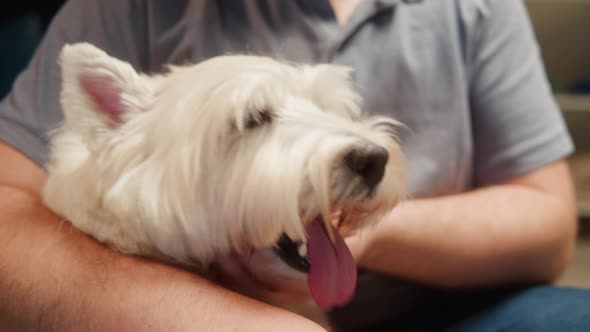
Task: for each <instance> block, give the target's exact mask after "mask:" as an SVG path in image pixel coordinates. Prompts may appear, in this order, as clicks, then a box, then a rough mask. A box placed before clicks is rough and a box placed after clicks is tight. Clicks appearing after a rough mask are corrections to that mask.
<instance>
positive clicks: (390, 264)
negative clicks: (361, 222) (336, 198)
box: [361, 185, 576, 288]
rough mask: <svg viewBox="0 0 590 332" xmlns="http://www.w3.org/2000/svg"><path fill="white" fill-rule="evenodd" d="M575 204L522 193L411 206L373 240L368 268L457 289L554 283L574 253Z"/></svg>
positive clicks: (487, 192) (481, 193)
mask: <svg viewBox="0 0 590 332" xmlns="http://www.w3.org/2000/svg"><path fill="white" fill-rule="evenodd" d="M568 204H569V203H568V201H567V200H563V199H561V198H560V197H555V196H554V195H550V194H547V193H544V192H542V191H539V190H535V189H534V188H528V187H524V186H520V185H501V186H496V187H489V188H486V189H481V190H478V191H473V192H469V193H464V194H458V195H454V196H448V197H443V198H432V199H417V200H414V201H408V202H405V203H402V204H401V205H400V206H399V207H398V208H397V209H396V210H394V211H393V212H392V213H391V214H390V215H389V216H388V217H386V218H385V220H384V221H383V223H381V224H380V225H378V226H377V228H375V229H374V230H372V231H370V232H369V234H370V235H369V236H371V237H372V241H371V243H372V245H371V246H370V247H369V248H368V249H367V251H366V252H365V255H364V257H363V259H362V262H361V264H362V265H364V266H365V267H367V268H370V269H376V270H381V271H383V272H387V273H391V274H394V275H397V276H401V277H405V278H409V279H412V280H418V281H421V282H425V283H428V284H431V285H435V286H442V287H450V288H462V287H482V286H487V285H494V284H499V283H518V282H523V283H530V282H548V281H552V280H554V279H555V278H556V277H557V276H558V275H559V274H560V273H561V272H562V271H563V269H564V268H565V267H566V266H567V262H568V260H569V258H570V256H571V253H572V250H573V248H572V244H573V243H574V238H575V229H576V227H575V224H576V222H575V219H576V218H575V215H572V213H571V210H572V209H571V207H570V206H568Z"/></svg>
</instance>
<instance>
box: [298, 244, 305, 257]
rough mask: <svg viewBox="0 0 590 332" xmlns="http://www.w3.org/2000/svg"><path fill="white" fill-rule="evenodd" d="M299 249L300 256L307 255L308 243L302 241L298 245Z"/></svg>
mask: <svg viewBox="0 0 590 332" xmlns="http://www.w3.org/2000/svg"><path fill="white" fill-rule="evenodd" d="M297 251H298V252H299V256H301V257H307V243H300V244H299V246H298V247H297Z"/></svg>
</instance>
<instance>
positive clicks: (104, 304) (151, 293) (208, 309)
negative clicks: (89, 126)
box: [0, 143, 324, 332]
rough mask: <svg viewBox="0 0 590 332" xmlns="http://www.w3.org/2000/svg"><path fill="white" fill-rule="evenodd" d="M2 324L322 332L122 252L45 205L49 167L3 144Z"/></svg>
mask: <svg viewBox="0 0 590 332" xmlns="http://www.w3.org/2000/svg"><path fill="white" fill-rule="evenodd" d="M0 160H1V162H0V243H2V250H0V294H1V295H0V326H1V327H2V331H19V332H21V331H225V330H236V331H324V329H323V328H321V327H320V326H319V325H317V324H315V323H313V322H311V321H309V320H307V319H304V318H302V317H300V316H297V315H294V314H292V313H290V312H287V311H285V310H282V309H278V308H275V307H272V306H269V305H266V304H263V303H261V302H258V301H255V300H252V299H249V298H246V297H243V296H241V295H238V294H236V293H234V292H231V291H228V290H226V289H224V288H221V287H218V286H216V285H214V284H212V283H211V282H209V281H207V280H204V279H202V278H200V277H198V276H196V275H195V274H193V273H189V272H187V271H182V270H178V269H175V268H172V267H169V266H165V265H161V264H158V263H155V262H152V261H148V260H144V259H140V258H136V257H130V256H126V255H122V254H119V253H116V252H114V251H112V250H110V249H108V248H106V247H105V246H102V245H100V244H99V243H98V242H96V241H94V240H92V239H91V238H89V237H87V236H85V235H83V234H82V233H80V232H78V231H77V230H75V229H74V228H73V227H71V226H70V224H69V223H68V222H66V221H64V220H62V219H61V218H59V217H58V216H57V215H55V214H53V213H52V212H51V211H49V210H48V209H47V208H45V207H44V206H43V204H42V203H41V200H40V196H39V192H40V189H41V186H42V184H43V182H44V180H45V174H44V172H43V171H42V170H41V169H40V168H39V167H37V166H36V165H35V164H33V163H32V162H31V161H29V160H28V159H27V158H26V157H24V156H23V155H21V154H20V153H18V152H16V151H15V150H14V149H12V148H10V147H8V146H7V145H5V144H2V143H0Z"/></svg>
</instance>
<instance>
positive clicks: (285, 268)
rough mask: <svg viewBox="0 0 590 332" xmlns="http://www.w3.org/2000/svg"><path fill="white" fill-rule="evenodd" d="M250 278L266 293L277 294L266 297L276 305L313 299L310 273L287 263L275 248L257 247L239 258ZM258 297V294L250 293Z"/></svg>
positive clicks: (266, 300) (267, 300)
mask: <svg viewBox="0 0 590 332" xmlns="http://www.w3.org/2000/svg"><path fill="white" fill-rule="evenodd" d="M238 259H239V260H240V263H241V265H242V267H243V268H244V270H245V271H246V272H247V273H248V274H249V277H250V279H253V280H255V281H256V283H258V284H259V285H258V286H259V287H260V289H263V290H264V293H265V294H266V295H267V296H268V294H276V295H277V296H276V298H268V297H267V298H264V299H263V300H264V301H265V302H269V303H273V304H275V305H279V306H282V305H290V304H297V303H304V302H308V301H310V300H311V295H310V292H309V287H308V284H307V276H308V274H307V273H305V272H302V271H299V270H296V269H294V268H292V267H291V266H289V265H288V264H287V263H285V261H284V260H282V259H281V258H280V257H279V256H278V255H277V252H276V249H275V248H268V249H257V250H253V251H251V252H250V254H248V255H245V256H239V258H238ZM250 295H251V296H252V297H255V298H256V297H257V296H256V294H250Z"/></svg>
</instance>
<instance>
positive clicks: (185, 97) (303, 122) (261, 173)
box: [44, 44, 404, 268]
mask: <svg viewBox="0 0 590 332" xmlns="http://www.w3.org/2000/svg"><path fill="white" fill-rule="evenodd" d="M60 61H61V67H62V78H63V90H62V95H61V104H62V108H63V111H64V114H65V121H64V123H63V126H61V128H59V130H57V131H56V132H55V133H54V134H53V137H52V144H51V157H50V163H49V166H48V171H49V180H48V182H47V184H46V186H45V188H44V200H45V203H46V204H47V205H48V206H49V207H50V208H52V209H53V210H54V211H56V212H57V213H59V214H61V215H62V216H63V217H64V218H66V219H67V220H69V221H70V222H71V223H72V224H73V225H74V226H75V227H77V228H79V229H80V230H82V231H83V232H86V233H88V234H90V235H92V236H93V237H95V238H96V239H98V240H99V241H101V242H104V243H106V244H108V245H110V246H112V247H113V248H115V249H117V250H120V251H122V252H125V253H130V254H138V255H144V256H148V257H152V258H158V259H162V260H168V261H173V262H177V263H181V264H185V265H193V266H194V265H196V266H199V267H202V268H204V267H206V266H207V264H208V263H210V262H211V261H212V260H215V259H216V258H218V257H222V256H224V255H227V254H230V253H244V252H246V250H254V249H264V248H270V247H272V246H273V244H274V243H275V242H276V241H277V239H278V238H279V236H280V235H281V234H282V233H283V232H285V233H287V234H288V235H289V236H290V237H291V238H293V239H304V238H305V233H304V227H305V224H306V223H308V222H310V221H311V220H312V219H313V218H314V217H315V216H317V215H318V214H323V215H327V214H329V213H331V211H333V210H334V209H335V208H336V207H337V208H339V209H342V210H343V211H345V212H346V213H347V215H348V219H347V223H346V225H345V226H348V227H349V228H351V229H357V228H359V227H361V226H364V225H367V224H371V223H373V222H375V221H376V220H378V219H379V216H380V215H382V214H383V213H384V212H387V211H388V210H389V209H391V208H392V207H393V206H394V205H395V204H396V202H397V201H398V200H399V199H400V197H401V195H402V194H403V188H404V174H403V165H402V162H401V154H400V151H399V148H398V146H397V144H396V143H395V140H394V139H392V132H391V128H392V126H395V125H396V122H395V121H393V120H390V119H386V118H368V119H364V118H362V117H361V114H360V113H361V112H360V108H359V103H360V98H359V96H358V95H357V93H356V92H355V91H354V89H353V87H352V86H351V82H350V70H349V69H347V68H345V67H340V66H334V65H317V66H295V65H290V64H285V63H280V62H277V61H274V60H272V59H269V58H264V57H255V56H240V55H236V56H220V57H216V58H212V59H210V60H207V61H204V62H201V63H199V64H196V65H190V66H183V67H171V68H170V69H169V71H167V72H166V73H164V74H162V75H155V76H147V75H141V74H138V73H136V71H135V70H134V69H133V68H132V67H131V66H130V65H129V64H127V63H124V62H122V61H119V60H116V59H114V58H112V57H110V56H108V55H107V54H106V53H105V52H103V51H101V50H99V49H97V48H95V47H94V46H92V45H89V44H75V45H67V46H65V47H64V49H63V51H62V54H61V57H60ZM84 75H91V76H92V75H94V76H99V77H101V78H103V79H104V81H105V82H107V84H112V86H114V87H116V88H117V89H118V91H120V94H118V97H119V98H120V100H121V102H122V103H123V105H124V107H125V113H124V115H123V117H122V119H121V123H119V124H118V125H114V126H113V125H112V124H109V121H108V119H107V118H106V117H105V116H104V112H102V111H101V110H100V109H98V108H99V107H98V106H97V105H96V103H94V102H93V100H92V98H90V96H89V92H88V91H86V90H85V89H84V87H83V86H82V85H81V84H80V78H81V77H84ZM260 112H268V113H270V114H271V115H272V121H271V122H270V123H268V124H263V125H261V126H260V127H259V128H246V123H247V121H248V120H249V119H251V118H254V119H257V118H258V117H259V116H260ZM363 144H364V145H366V144H372V145H379V146H383V147H385V148H386V149H387V150H388V151H389V162H388V164H387V166H386V172H385V176H384V178H383V180H382V181H381V183H380V184H379V186H378V188H377V190H376V192H375V194H374V195H372V196H371V197H370V198H366V197H365V198H362V199H361V197H360V196H358V197H356V196H354V195H352V194H347V193H349V192H352V189H351V188H353V187H358V186H359V185H360V184H359V181H358V180H355V179H354V178H351V177H350V174H347V173H346V171H345V170H343V166H342V164H343V163H342V157H343V154H344V153H345V152H346V151H349V150H350V149H351V147H354V146H360V145H363ZM351 186H352V187H351Z"/></svg>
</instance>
